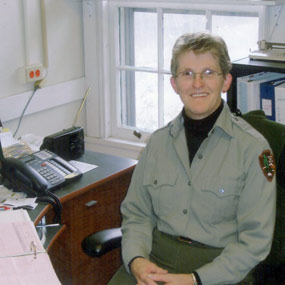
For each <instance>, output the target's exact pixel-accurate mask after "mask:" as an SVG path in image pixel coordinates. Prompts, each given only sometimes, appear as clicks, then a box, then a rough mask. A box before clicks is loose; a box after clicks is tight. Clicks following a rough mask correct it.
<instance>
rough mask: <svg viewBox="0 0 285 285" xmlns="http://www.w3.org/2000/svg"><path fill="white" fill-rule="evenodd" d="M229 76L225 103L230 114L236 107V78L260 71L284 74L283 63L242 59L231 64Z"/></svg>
mask: <svg viewBox="0 0 285 285" xmlns="http://www.w3.org/2000/svg"><path fill="white" fill-rule="evenodd" d="M232 66H233V67H232V70H231V74H232V76H233V82H232V85H231V88H230V90H229V91H228V94H227V102H228V105H229V107H230V109H231V111H232V112H234V111H235V110H236V107H237V91H236V90H237V78H238V77H241V76H245V75H249V74H253V73H258V72H262V71H271V72H280V73H285V62H277V61H262V60H249V59H248V58H244V59H241V60H238V61H235V62H233V64H232Z"/></svg>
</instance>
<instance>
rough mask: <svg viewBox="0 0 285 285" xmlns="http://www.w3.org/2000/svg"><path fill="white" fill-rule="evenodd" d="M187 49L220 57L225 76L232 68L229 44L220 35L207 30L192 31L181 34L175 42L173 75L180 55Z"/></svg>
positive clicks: (172, 63)
mask: <svg viewBox="0 0 285 285" xmlns="http://www.w3.org/2000/svg"><path fill="white" fill-rule="evenodd" d="M187 51H193V52H194V53H198V54H199V53H205V52H210V53H211V54H212V55H213V56H214V57H216V58H217V59H218V61H219V64H220V67H221V71H222V73H223V75H224V76H225V75H226V74H228V73H229V72H230V70H231V68H232V64H231V60H230V57H229V53H228V48H227V45H226V43H225V41H224V40H223V39H222V38H221V37H220V36H214V35H211V34H210V33H207V32H200V33H190V34H184V35H182V36H180V37H179V38H178V39H177V40H176V42H175V44H174V47H173V50H172V59H171V74H172V76H173V77H175V76H176V73H177V69H178V59H179V56H180V55H181V54H183V53H185V52H187Z"/></svg>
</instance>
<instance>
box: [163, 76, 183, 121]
mask: <svg viewBox="0 0 285 285" xmlns="http://www.w3.org/2000/svg"><path fill="white" fill-rule="evenodd" d="M182 106H183V104H182V102H181V100H180V97H179V95H178V94H176V92H175V91H174V90H173V88H172V86H171V84H170V75H165V76H164V125H166V124H167V123H168V122H170V121H171V120H173V119H174V118H175V117H176V116H177V115H178V114H179V112H180V111H181V110H182Z"/></svg>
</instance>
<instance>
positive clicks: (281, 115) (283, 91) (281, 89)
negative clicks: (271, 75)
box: [275, 83, 285, 124]
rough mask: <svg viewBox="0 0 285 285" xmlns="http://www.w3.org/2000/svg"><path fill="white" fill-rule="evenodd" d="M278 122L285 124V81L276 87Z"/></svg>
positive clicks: (276, 114) (276, 115)
mask: <svg viewBox="0 0 285 285" xmlns="http://www.w3.org/2000/svg"><path fill="white" fill-rule="evenodd" d="M275 103H276V104H275V117H276V122H278V123H282V124H285V83H282V84H280V85H278V86H276V87H275Z"/></svg>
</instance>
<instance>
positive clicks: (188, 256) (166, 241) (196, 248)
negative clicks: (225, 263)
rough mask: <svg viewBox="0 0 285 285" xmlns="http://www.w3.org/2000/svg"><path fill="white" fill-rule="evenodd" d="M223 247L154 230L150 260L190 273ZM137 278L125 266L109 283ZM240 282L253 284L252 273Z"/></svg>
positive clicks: (129, 284) (123, 284) (130, 283)
mask: <svg viewBox="0 0 285 285" xmlns="http://www.w3.org/2000/svg"><path fill="white" fill-rule="evenodd" d="M222 250H223V249H222V248H215V247H210V246H206V245H202V244H199V243H193V244H189V243H186V242H181V241H179V240H178V239H177V238H175V237H172V236H170V235H167V234H164V233H162V232H159V231H158V230H154V232H153V244H152V252H151V254H150V260H151V261H152V262H154V263H155V264H157V265H158V266H160V267H162V268H164V269H167V270H168V272H169V273H186V274H189V273H191V272H193V271H195V270H196V269H198V268H199V267H201V266H203V265H205V264H207V263H209V262H211V261H212V260H213V259H214V258H216V257H217V256H218V255H220V253H221V251H222ZM136 284H137V282H136V280H135V278H134V277H133V276H132V275H130V274H129V273H128V272H127V271H126V269H125V267H124V266H121V268H120V269H119V270H118V271H117V272H116V273H115V275H114V276H113V278H112V279H111V281H110V282H109V283H108V285H136ZM239 284H244V285H245V284H253V282H252V277H251V275H249V276H247V278H246V279H245V280H244V281H243V282H242V283H239Z"/></svg>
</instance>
